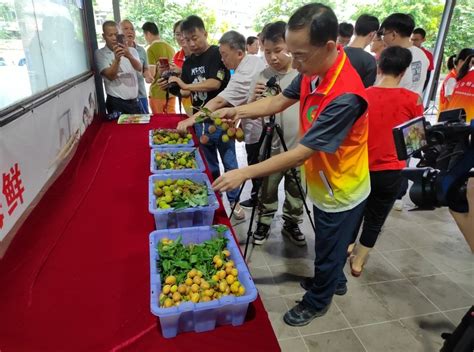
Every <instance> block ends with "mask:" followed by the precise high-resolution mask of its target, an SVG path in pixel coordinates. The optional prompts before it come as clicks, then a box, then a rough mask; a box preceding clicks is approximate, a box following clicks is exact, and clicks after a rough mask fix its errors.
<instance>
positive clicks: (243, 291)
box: [239, 286, 245, 296]
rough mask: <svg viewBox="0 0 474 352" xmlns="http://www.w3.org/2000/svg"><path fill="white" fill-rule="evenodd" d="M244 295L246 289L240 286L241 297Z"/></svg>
mask: <svg viewBox="0 0 474 352" xmlns="http://www.w3.org/2000/svg"><path fill="white" fill-rule="evenodd" d="M244 293H245V287H244V286H240V287H239V296H242V295H243V294H244Z"/></svg>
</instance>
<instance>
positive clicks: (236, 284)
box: [230, 281, 239, 293]
mask: <svg viewBox="0 0 474 352" xmlns="http://www.w3.org/2000/svg"><path fill="white" fill-rule="evenodd" d="M230 292H232V293H238V292H239V282H238V281H235V282H234V283H233V284H232V285H230Z"/></svg>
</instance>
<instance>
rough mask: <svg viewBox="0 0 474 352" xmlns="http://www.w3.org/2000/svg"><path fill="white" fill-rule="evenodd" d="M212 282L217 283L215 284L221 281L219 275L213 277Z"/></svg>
mask: <svg viewBox="0 0 474 352" xmlns="http://www.w3.org/2000/svg"><path fill="white" fill-rule="evenodd" d="M212 281H215V282H217V281H219V276H218V275H217V274H215V275H212Z"/></svg>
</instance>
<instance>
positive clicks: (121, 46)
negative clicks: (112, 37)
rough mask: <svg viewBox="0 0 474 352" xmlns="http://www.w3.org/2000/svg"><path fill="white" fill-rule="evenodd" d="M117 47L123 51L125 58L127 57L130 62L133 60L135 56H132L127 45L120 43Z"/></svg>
mask: <svg viewBox="0 0 474 352" xmlns="http://www.w3.org/2000/svg"><path fill="white" fill-rule="evenodd" d="M117 46H119V47H120V48H121V49H122V51H123V56H125V57H126V58H127V59H129V60H130V59H131V58H133V55H132V53H131V52H130V50H128V46H127V45H125V44H120V43H118V44H117Z"/></svg>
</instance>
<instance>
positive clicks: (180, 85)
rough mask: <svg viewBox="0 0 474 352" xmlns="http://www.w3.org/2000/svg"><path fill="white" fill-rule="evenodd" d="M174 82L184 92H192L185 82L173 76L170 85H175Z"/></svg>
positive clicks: (169, 81)
mask: <svg viewBox="0 0 474 352" xmlns="http://www.w3.org/2000/svg"><path fill="white" fill-rule="evenodd" d="M173 82H176V83H177V84H178V86H179V88H181V89H183V90H190V89H189V88H188V85H187V84H186V83H184V82H183V80H182V79H181V78H179V77H176V76H171V77H170V79H169V80H168V84H170V83H173Z"/></svg>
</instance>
